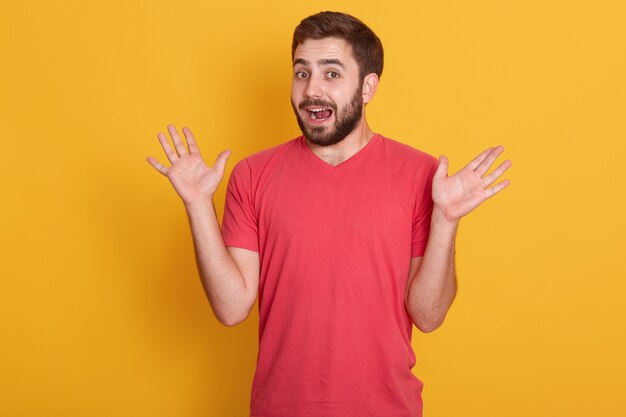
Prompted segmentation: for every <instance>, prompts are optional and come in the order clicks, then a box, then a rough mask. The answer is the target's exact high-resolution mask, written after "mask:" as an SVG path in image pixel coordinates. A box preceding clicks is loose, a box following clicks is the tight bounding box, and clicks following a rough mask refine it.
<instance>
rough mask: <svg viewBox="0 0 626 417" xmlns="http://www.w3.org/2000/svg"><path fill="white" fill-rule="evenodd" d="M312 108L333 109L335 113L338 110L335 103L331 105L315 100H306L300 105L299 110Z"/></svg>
mask: <svg viewBox="0 0 626 417" xmlns="http://www.w3.org/2000/svg"><path fill="white" fill-rule="evenodd" d="M310 106H319V107H325V108H328V109H332V110H333V111H336V110H337V109H336V108H335V105H334V104H333V103H329V102H327V101H324V100H313V99H308V100H304V101H303V102H301V103H300V104H299V105H298V108H299V109H300V110H304V109H305V107H310Z"/></svg>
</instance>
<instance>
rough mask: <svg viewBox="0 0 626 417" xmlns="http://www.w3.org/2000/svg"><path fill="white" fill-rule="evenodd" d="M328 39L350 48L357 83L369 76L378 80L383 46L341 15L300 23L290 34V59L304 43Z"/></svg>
mask: <svg viewBox="0 0 626 417" xmlns="http://www.w3.org/2000/svg"><path fill="white" fill-rule="evenodd" d="M331 37H333V38H339V39H343V40H344V41H346V42H347V43H348V45H350V47H352V52H353V54H354V59H355V60H356V62H357V64H358V65H359V76H360V78H361V81H362V80H363V79H364V78H365V76H366V75H367V74H371V73H375V74H376V75H378V77H379V78H380V76H381V75H382V73H383V60H384V52H383V44H382V43H381V42H380V39H379V38H378V36H376V34H375V33H374V32H373V31H372V30H371V29H370V28H369V27H367V26H366V25H365V23H363V22H361V21H360V20H359V19H357V18H356V17H354V16H350V15H349V14H345V13H339V12H320V13H317V14H314V15H313V16H309V17H307V18H306V19H304V20H302V21H301V22H300V24H299V25H298V26H297V27H296V29H295V31H294V32H293V43H292V45H291V59H293V57H294V55H295V53H296V48H297V47H298V45H299V44H301V43H304V41H305V40H307V39H324V38H331Z"/></svg>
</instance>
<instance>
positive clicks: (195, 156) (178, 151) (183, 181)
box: [148, 125, 230, 205]
mask: <svg viewBox="0 0 626 417" xmlns="http://www.w3.org/2000/svg"><path fill="white" fill-rule="evenodd" d="M167 130H168V132H169V133H170V135H171V136H172V142H173V143H174V149H172V147H171V146H170V143H169V142H168V140H167V137H166V136H165V134H164V133H163V132H159V134H158V135H157V137H158V139H159V142H160V143H161V147H162V148H163V151H164V152H165V155H166V156H167V159H168V160H169V161H170V163H171V164H172V166H171V167H169V168H168V167H166V166H164V165H163V164H161V163H160V162H159V161H157V160H156V159H155V158H153V157H152V156H149V157H148V162H149V163H150V165H152V166H153V167H154V168H155V169H156V170H157V171H159V172H160V173H161V174H163V175H165V176H166V177H167V178H168V179H169V180H170V182H171V183H172V185H173V186H174V189H175V190H176V192H177V193H178V195H179V196H180V197H181V198H182V199H183V202H184V203H185V205H194V204H195V203H198V202H200V201H203V200H206V199H207V198H209V199H212V198H213V194H214V193H215V191H216V190H217V187H218V186H219V184H220V182H221V181H222V178H223V177H224V167H225V166H226V160H227V159H228V157H229V156H230V151H228V150H226V151H223V152H222V153H220V154H219V156H218V157H217V160H216V161H215V165H214V166H213V167H209V166H207V164H206V163H205V162H204V159H203V158H202V154H201V153H200V149H198V145H197V144H196V140H195V139H194V137H193V135H192V134H191V130H189V128H187V127H183V133H184V134H185V140H186V141H187V147H188V148H189V151H187V148H186V147H185V144H184V143H183V141H182V139H181V138H180V136H178V132H177V131H176V128H175V127H174V126H173V125H168V126H167Z"/></svg>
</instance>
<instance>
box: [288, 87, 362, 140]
mask: <svg viewBox="0 0 626 417" xmlns="http://www.w3.org/2000/svg"><path fill="white" fill-rule="evenodd" d="M362 92H363V88H362V86H359V87H358V88H357V89H356V91H355V93H354V95H353V96H352V99H351V100H350V102H349V103H347V104H346V105H345V106H343V108H342V109H341V112H337V106H335V105H334V103H330V102H326V101H323V100H312V99H307V100H304V101H303V102H302V103H300V104H299V105H298V108H299V109H300V110H304V111H306V110H305V107H308V106H321V107H325V108H329V109H332V111H333V114H334V115H335V123H333V126H332V128H330V129H329V128H327V127H325V126H324V127H323V126H314V127H307V125H306V124H305V123H304V120H302V117H301V115H300V112H299V111H298V109H297V108H296V106H295V104H294V103H293V101H292V102H291V107H293V111H294V113H295V114H296V119H297V120H298V126H300V130H301V131H302V134H303V135H304V137H305V138H307V140H308V141H309V142H311V143H314V144H315V145H319V146H330V145H335V144H337V143H339V142H341V141H342V140H344V139H345V138H346V136H348V135H349V134H350V133H352V131H353V130H354V129H355V128H356V127H357V126H358V124H359V122H360V121H361V116H362V115H363V95H362Z"/></svg>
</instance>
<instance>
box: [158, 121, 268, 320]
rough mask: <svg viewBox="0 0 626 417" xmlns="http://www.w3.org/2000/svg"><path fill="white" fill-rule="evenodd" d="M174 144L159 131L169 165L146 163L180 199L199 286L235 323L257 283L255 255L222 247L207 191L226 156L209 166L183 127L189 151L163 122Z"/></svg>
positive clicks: (218, 311)
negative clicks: (192, 244)
mask: <svg viewBox="0 0 626 417" xmlns="http://www.w3.org/2000/svg"><path fill="white" fill-rule="evenodd" d="M168 131H169V133H170V135H171V136H172V142H173V144H174V148H173V149H172V147H171V146H170V143H169V142H168V140H167V137H166V136H165V134H163V133H161V132H159V134H158V138H159V142H160V143H161V146H162V148H163V150H164V152H165V155H166V156H167V159H168V160H169V161H170V163H171V164H172V166H171V167H169V168H168V167H166V166H164V165H162V164H161V163H159V162H158V161H157V160H156V159H155V158H153V157H151V156H150V157H148V162H149V163H150V165H152V166H153V167H154V168H155V169H156V170H157V171H159V172H160V173H161V174H163V175H165V176H166V177H167V178H168V179H169V180H170V182H171V183H172V185H173V186H174V189H175V190H176V192H177V193H178V195H179V196H180V197H181V199H182V200H183V203H184V204H185V209H186V210H187V216H188V218H189V224H190V226H191V233H192V236H193V242H194V248H195V254H196V262H197V266H198V272H199V274H200V279H201V280H202V286H203V288H204V291H205V293H206V295H207V298H208V299H209V302H210V304H211V308H212V309H213V312H214V313H215V316H216V317H217V319H218V320H219V321H220V322H222V323H223V324H225V325H227V326H233V325H235V324H238V323H241V322H242V321H243V320H245V318H246V317H247V316H248V314H249V313H250V310H251V309H252V306H253V305H254V301H255V300H256V296H257V292H258V286H259V255H258V253H256V252H253V251H250V250H246V249H239V248H232V247H228V248H227V247H226V246H225V245H224V241H223V240H222V235H221V232H220V228H219V224H218V221H217V216H216V214H215V208H214V206H213V195H214V193H215V191H216V190H217V187H218V186H219V184H220V182H221V181H222V178H223V177H224V167H225V165H226V160H227V159H228V156H229V155H230V152H229V151H224V152H222V153H221V154H220V155H219V156H218V157H217V160H216V162H215V166H213V167H208V166H207V165H206V164H205V162H204V160H203V158H202V155H201V154H200V150H199V149H198V146H197V144H196V141H195V139H194V137H193V135H192V133H191V131H190V130H189V129H188V128H183V133H184V134H185V138H186V140H187V146H188V147H189V151H187V148H185V145H184V143H183V141H182V139H181V138H180V136H179V135H178V132H177V131H176V128H175V127H174V126H172V125H169V126H168Z"/></svg>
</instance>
